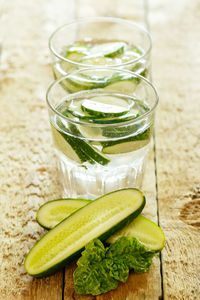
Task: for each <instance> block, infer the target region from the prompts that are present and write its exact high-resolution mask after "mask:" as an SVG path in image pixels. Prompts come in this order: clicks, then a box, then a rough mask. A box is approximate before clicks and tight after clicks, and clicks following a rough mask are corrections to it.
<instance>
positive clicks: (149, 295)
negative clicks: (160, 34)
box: [64, 0, 162, 300]
mask: <svg viewBox="0 0 200 300" xmlns="http://www.w3.org/2000/svg"><path fill="white" fill-rule="evenodd" d="M99 15H101V16H113V17H123V18H126V19H130V20H133V21H135V22H139V23H141V24H143V25H145V11H144V7H143V2H142V1H139V0H134V1H129V0H126V1H114V0H113V1H105V0H104V1H95V2H94V1H92V0H81V1H79V6H78V13H77V17H88V16H89V17H91V16H99ZM153 147H154V146H153V143H152V146H151V150H150V153H149V157H148V162H147V167H146V173H145V177H144V184H143V190H144V192H145V195H146V197H147V205H146V207H145V209H144V215H145V216H147V217H149V218H150V219H151V220H153V221H155V222H157V203H156V179H155V166H154V149H153ZM74 269H75V264H71V265H69V266H67V267H66V272H65V287H64V299H65V300H72V299H73V300H74V299H76V300H92V299H97V300H106V299H109V300H125V299H126V300H132V299H134V300H141V299H148V300H154V299H155V300H157V299H159V297H161V295H162V291H161V275H160V260H159V257H156V258H155V259H154V262H153V264H152V266H151V269H150V271H149V272H148V273H145V274H134V273H133V272H131V274H130V276H129V279H128V281H127V282H126V283H125V284H120V285H119V287H118V288H117V289H116V290H115V291H111V292H109V293H106V294H104V295H101V296H97V297H93V296H80V295H77V294H76V293H75V292H74V288H73V279H72V274H73V271H74Z"/></svg>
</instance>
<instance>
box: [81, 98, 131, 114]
mask: <svg viewBox="0 0 200 300" xmlns="http://www.w3.org/2000/svg"><path fill="white" fill-rule="evenodd" d="M107 98H108V97H107ZM81 107H82V110H83V111H85V112H87V113H89V114H90V115H94V116H98V117H118V116H121V115H124V114H126V113H128V111H129V109H128V108H126V107H123V106H119V105H117V104H109V103H103V102H100V101H95V100H93V99H91V100H84V101H83V102H82V105H81Z"/></svg>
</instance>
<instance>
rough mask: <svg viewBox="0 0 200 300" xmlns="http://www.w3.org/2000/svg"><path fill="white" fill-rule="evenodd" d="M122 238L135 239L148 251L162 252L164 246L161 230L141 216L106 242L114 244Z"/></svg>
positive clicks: (163, 236)
mask: <svg viewBox="0 0 200 300" xmlns="http://www.w3.org/2000/svg"><path fill="white" fill-rule="evenodd" d="M122 236H127V237H135V238H136V239H138V241H139V242H141V243H142V244H143V245H144V246H146V247H147V248H148V249H149V250H154V251H157V250H162V249H163V247H164V245H165V235H164V232H163V231H162V229H161V228H160V227H159V226H158V225H157V224H155V223H154V222H152V221H150V220H149V219H147V218H145V217H144V216H142V215H139V216H137V218H135V219H134V220H133V221H132V222H131V223H130V224H128V225H126V226H125V227H123V228H122V229H121V230H120V231H118V232H116V233H115V234H114V235H112V236H111V237H109V238H108V239H107V240H106V242H107V243H114V242H115V241H116V240H117V239H118V238H120V237H122Z"/></svg>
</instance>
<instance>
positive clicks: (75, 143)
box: [55, 120, 110, 165]
mask: <svg viewBox="0 0 200 300" xmlns="http://www.w3.org/2000/svg"><path fill="white" fill-rule="evenodd" d="M57 124H58V126H59V127H60V129H61V130H64V131H66V127H65V126H64V124H63V123H62V122H61V120H57ZM69 127H70V130H71V132H72V134H74V135H76V136H77V138H75V137H73V136H70V135H68V134H67V133H64V132H61V131H58V130H57V132H58V133H60V134H61V136H62V137H63V138H64V139H65V141H66V142H67V143H68V144H69V145H70V146H71V149H69V148H67V150H66V156H67V157H71V159H73V157H74V158H76V156H78V158H79V161H77V160H75V159H74V160H75V161H77V162H79V163H80V162H81V163H83V162H86V161H88V162H90V163H91V164H94V163H95V162H97V163H99V164H101V165H106V164H108V163H109V162H110V159H109V158H108V157H107V156H106V155H104V154H103V153H101V152H100V151H99V150H97V149H96V148H94V147H93V146H92V145H90V144H89V143H87V142H86V141H85V140H83V139H80V138H78V136H80V137H82V135H81V133H80V131H79V130H78V128H77V127H76V126H75V125H73V124H69ZM55 130H56V129H55ZM68 131H69V130H68ZM66 145H67V144H66ZM68 150H71V151H70V152H69V153H68V152H67V151H68ZM75 155H76V156H75Z"/></svg>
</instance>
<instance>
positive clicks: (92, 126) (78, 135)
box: [51, 90, 152, 199]
mask: <svg viewBox="0 0 200 300" xmlns="http://www.w3.org/2000/svg"><path fill="white" fill-rule="evenodd" d="M56 110H57V111H58V112H59V113H60V114H61V115H63V117H61V116H59V115H54V116H53V117H52V118H51V125H52V134H53V140H54V144H55V147H56V152H57V155H58V156H59V159H60V161H61V165H60V168H61V170H62V173H63V178H64V181H65V188H66V191H68V192H69V191H70V196H71V197H84V198H92V199H94V198H96V197H97V196H98V195H100V194H102V193H107V192H109V191H112V190H115V189H117V188H123V187H124V186H125V187H131V186H132V185H133V182H134V184H135V185H136V186H139V185H140V183H139V182H137V181H136V177H138V178H141V176H138V175H140V172H141V174H142V169H141V165H142V164H143V161H144V158H145V157H146V155H147V152H148V148H149V147H148V146H149V143H150V139H151V134H152V122H151V121H146V120H141V118H140V117H141V116H142V115H143V114H145V113H146V112H148V111H149V110H150V108H149V107H148V105H147V104H146V103H144V101H141V100H139V99H136V98H135V97H131V96H128V95H122V94H118V93H115V94H114V93H106V92H101V93H99V92H98V91H96V92H95V91H89V90H88V91H84V92H79V93H76V94H74V95H70V96H67V97H66V98H64V99H62V102H61V103H60V104H58V106H57V107H56ZM137 120H138V121H137ZM132 121H133V122H132ZM76 187H78V191H79V193H78V194H73V191H76V190H77V188H76Z"/></svg>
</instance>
